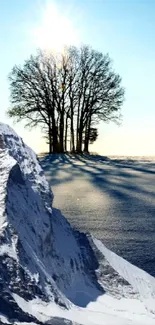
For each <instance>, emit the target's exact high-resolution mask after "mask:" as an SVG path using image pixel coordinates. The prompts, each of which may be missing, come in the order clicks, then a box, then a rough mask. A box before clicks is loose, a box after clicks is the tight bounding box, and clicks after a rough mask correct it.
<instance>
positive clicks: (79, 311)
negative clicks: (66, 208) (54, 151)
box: [0, 124, 155, 324]
mask: <svg viewBox="0 0 155 325" xmlns="http://www.w3.org/2000/svg"><path fill="white" fill-rule="evenodd" d="M52 201H53V194H52V192H51V189H50V188H49V185H48V183H47V181H46V179H45V176H44V173H43V171H42V169H41V167H40V165H39V163H38V160H37V157H36V155H35V154H34V152H33V151H32V150H31V149H30V148H29V147H28V146H26V145H25V144H24V143H23V141H22V139H21V138H20V137H18V136H17V134H16V133H15V132H14V131H13V130H12V129H11V128H10V127H9V126H6V125H3V124H0V289H1V290H0V314H1V315H0V320H1V323H2V324H3V323H7V322H8V323H9V322H11V324H17V323H21V322H24V323H25V324H26V322H27V323H30V322H33V324H42V323H45V322H47V323H48V324H50V323H51V324H65V323H66V319H68V324H71V323H72V322H74V324H75V321H77V319H78V322H79V324H113V321H115V314H117V315H118V314H119V313H120V311H119V312H117V310H115V313H114V315H113V316H111V313H113V312H112V311H113V306H112V304H111V307H110V308H112V309H109V307H108V312H107V309H105V301H107V302H108V299H109V297H113V299H114V301H113V302H116V301H117V302H118V299H119V300H120V299H121V298H122V297H124V298H125V299H127V298H128V299H131V298H133V299H134V301H143V298H145V305H143V308H142V314H143V316H146V318H145V317H144V321H146V319H147V321H148V323H147V324H149V322H150V324H153V323H151V322H152V320H153V321H155V318H154V315H153V313H155V307H154V305H155V304H154V298H155V291H154V288H155V281H154V278H152V277H151V280H150V278H149V277H147V276H145V274H146V273H145V272H144V273H145V274H144V273H143V271H141V270H139V269H138V272H139V273H136V274H137V277H134V280H133V277H132V274H131V275H130V276H127V275H128V274H129V273H128V272H127V271H126V273H125V272H123V271H122V270H124V265H125V270H129V271H130V270H131V271H132V272H133V269H131V268H130V267H129V268H128V266H126V264H124V263H123V262H122V260H121V263H119V261H120V260H119V259H120V258H119V257H117V259H116V258H115V259H113V258H111V256H112V255H111V254H112V252H110V251H108V250H106V248H105V249H103V247H102V244H100V242H98V241H96V240H94V241H93V240H92V239H91V237H89V236H86V235H85V234H82V233H79V232H78V231H75V230H74V229H73V228H72V227H71V225H70V224H69V223H68V222H67V220H66V219H65V218H64V217H63V216H62V214H61V212H60V211H59V210H56V209H52ZM99 251H100V252H101V253H102V254H101V256H102V257H101V256H100V254H99ZM124 262H126V261H124ZM128 264H129V263H128ZM129 265H130V264H129ZM139 279H141V284H140V283H139V285H137V283H138V281H139ZM125 280H126V281H125ZM144 283H145V284H144ZM142 285H143V290H141V288H142ZM146 287H147V290H146ZM144 293H145V294H144ZM149 301H151V308H150V309H149V307H148V306H149ZM94 306H97V307H94ZM98 306H102V309H100V308H99V307H98ZM145 306H146V307H147V310H146V308H145ZM94 308H97V309H98V308H99V311H96V312H97V313H98V314H95V318H94V319H97V321H96V320H93V317H92V315H93V314H92V311H93V310H94ZM114 309H116V308H115V307H114ZM119 309H120V306H119ZM145 311H146V314H145ZM123 312H125V311H123ZM106 313H109V316H108V317H109V318H107V317H106ZM97 315H98V316H97ZM52 317H54V318H52ZM96 317H97V318H96ZM121 317H122V316H121V315H120V314H119V318H118V320H119V324H131V322H127V321H125V322H124V319H127V318H125V317H126V316H124V314H123V318H121ZM129 318H130V317H129ZM60 319H61V320H60ZM108 319H109V320H108ZM123 322H124V323H123ZM115 324H116V323H115ZM132 324H133V323H132ZM135 324H138V323H135Z"/></svg>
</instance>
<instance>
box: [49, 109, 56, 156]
mask: <svg viewBox="0 0 155 325" xmlns="http://www.w3.org/2000/svg"><path fill="white" fill-rule="evenodd" d="M51 118H52V130H51V131H52V134H51V135H52V137H53V153H57V150H58V136H57V127H56V121H55V112H54V108H52V109H51Z"/></svg>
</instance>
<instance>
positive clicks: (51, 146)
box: [48, 124, 53, 154]
mask: <svg viewBox="0 0 155 325" xmlns="http://www.w3.org/2000/svg"><path fill="white" fill-rule="evenodd" d="M48 141H49V154H51V153H52V152H53V144H52V129H51V125H50V124H49V126H48Z"/></svg>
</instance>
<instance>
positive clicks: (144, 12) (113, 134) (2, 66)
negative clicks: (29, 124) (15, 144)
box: [0, 0, 155, 156]
mask: <svg viewBox="0 0 155 325" xmlns="http://www.w3.org/2000/svg"><path fill="white" fill-rule="evenodd" d="M154 17H155V1H154V0H55V1H52V0H51V1H50V0H48V1H46V0H33V1H32V0H14V1H13V0H0V48H1V51H0V90H1V91H0V94H1V95H0V122H4V123H8V124H9V125H11V126H12V127H13V128H14V129H15V130H16V131H17V132H18V134H19V135H20V136H21V137H22V138H23V139H24V141H25V142H26V143H27V144H28V145H29V146H31V147H32V148H33V149H34V150H35V151H36V152H37V153H38V152H42V151H45V150H46V149H47V147H46V145H45V142H44V139H43V138H42V136H41V132H40V130H39V129H35V130H33V131H29V130H26V129H25V128H24V122H22V123H19V124H13V121H12V120H11V119H9V118H8V117H7V115H6V110H7V109H8V107H9V105H10V103H9V82H8V74H9V72H10V71H11V69H12V67H13V66H14V65H15V64H22V63H23V62H24V60H25V59H27V58H29V56H30V54H33V53H35V51H36V49H37V48H38V47H41V48H47V49H48V48H49V49H54V50H57V49H58V50H60V49H61V48H62V46H63V45H64V44H68V45H69V44H75V45H79V44H81V43H83V44H89V45H91V46H92V47H93V48H94V49H96V50H99V51H102V52H103V53H107V52H108V53H109V55H110V57H111V58H112V60H113V67H114V69H115V71H116V72H117V73H119V74H120V76H121V77H122V85H123V86H124V87H125V102H124V104H123V107H122V114H123V120H122V123H121V126H117V125H115V124H114V123H109V124H105V123H101V124H100V125H99V138H98V140H97V141H96V142H95V144H94V145H93V146H91V150H92V151H95V152H97V153H99V154H102V155H123V156H126V155H128V156H135V155H136V156H154V155H155V146H154V142H155V37H154V35H155V24H154Z"/></svg>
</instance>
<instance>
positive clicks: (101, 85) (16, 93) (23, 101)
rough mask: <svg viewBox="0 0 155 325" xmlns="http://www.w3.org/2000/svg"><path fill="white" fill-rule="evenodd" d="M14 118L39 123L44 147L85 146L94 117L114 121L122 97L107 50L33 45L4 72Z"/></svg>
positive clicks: (94, 124) (92, 134)
mask: <svg viewBox="0 0 155 325" xmlns="http://www.w3.org/2000/svg"><path fill="white" fill-rule="evenodd" d="M9 80H10V90H11V108H10V109H9V110H8V114H9V116H10V117H13V118H14V120H16V121H20V120H25V121H26V125H27V126H29V127H35V126H40V127H41V129H42V131H43V133H44V134H45V136H46V138H47V141H48V143H49V152H50V153H52V152H53V153H56V152H64V151H67V150H70V151H71V152H79V153H81V152H82V151H85V152H88V150H89V143H93V142H94V141H95V140H96V139H97V136H98V130H97V126H98V123H99V122H100V121H111V120H113V121H118V120H119V117H120V109H121V106H122V103H123V99H124V89H123V88H122V86H121V78H120V76H119V75H118V74H116V73H115V72H114V71H113V69H112V65H111V59H110V58H109V56H108V55H103V54H102V53H100V52H98V51H95V50H93V49H91V48H90V47H89V46H82V47H80V48H76V47H72V46H71V47H68V48H66V49H64V52H63V53H61V54H57V55H54V54H49V53H45V52H41V51H38V53H37V55H35V56H31V57H30V58H29V59H28V60H26V61H25V63H24V65H23V66H14V68H13V69H12V71H11V73H10V76H9Z"/></svg>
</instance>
